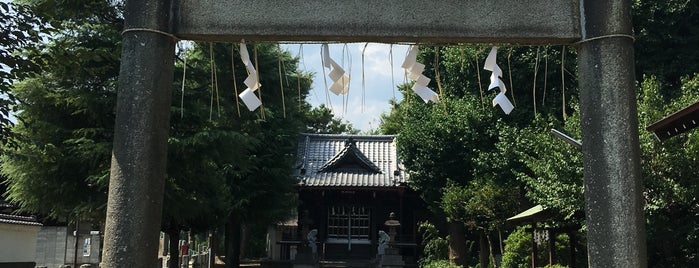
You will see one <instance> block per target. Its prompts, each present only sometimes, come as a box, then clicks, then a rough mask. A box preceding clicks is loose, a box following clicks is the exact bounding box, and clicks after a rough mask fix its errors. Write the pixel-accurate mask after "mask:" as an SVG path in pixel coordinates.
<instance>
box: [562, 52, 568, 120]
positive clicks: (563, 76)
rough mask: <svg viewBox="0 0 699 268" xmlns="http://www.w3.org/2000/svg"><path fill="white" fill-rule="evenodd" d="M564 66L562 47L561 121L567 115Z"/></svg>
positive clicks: (564, 58) (565, 118)
mask: <svg viewBox="0 0 699 268" xmlns="http://www.w3.org/2000/svg"><path fill="white" fill-rule="evenodd" d="M565 65H566V46H563V49H561V97H562V101H561V105H562V107H561V108H562V110H563V121H566V120H567V119H568V114H567V113H566V74H565Z"/></svg>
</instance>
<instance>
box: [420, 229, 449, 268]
mask: <svg viewBox="0 0 699 268" xmlns="http://www.w3.org/2000/svg"><path fill="white" fill-rule="evenodd" d="M418 231H419V232H420V234H421V235H422V245H423V250H422V258H421V259H420V260H419V261H418V264H419V265H420V267H423V268H425V267H447V266H430V265H434V263H442V261H446V263H448V262H449V261H448V260H449V241H448V240H447V239H446V238H443V237H440V236H439V231H438V230H437V227H435V226H434V224H432V223H430V222H427V221H425V222H421V223H420V224H419V226H418Z"/></svg>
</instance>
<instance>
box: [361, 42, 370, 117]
mask: <svg viewBox="0 0 699 268" xmlns="http://www.w3.org/2000/svg"><path fill="white" fill-rule="evenodd" d="M368 45H369V43H364V48H363V49H362V113H364V105H365V101H366V77H365V75H364V53H365V52H366V47H367V46H368Z"/></svg>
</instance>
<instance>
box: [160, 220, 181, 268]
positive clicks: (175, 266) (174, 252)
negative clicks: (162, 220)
mask: <svg viewBox="0 0 699 268" xmlns="http://www.w3.org/2000/svg"><path fill="white" fill-rule="evenodd" d="M165 233H166V234H167V235H168V237H170V243H168V247H169V248H170V249H169V250H168V251H169V255H170V263H169V264H168V266H167V267H168V268H179V264H180V229H179V228H177V227H173V228H169V229H167V230H166V231H165ZM185 254H186V253H185Z"/></svg>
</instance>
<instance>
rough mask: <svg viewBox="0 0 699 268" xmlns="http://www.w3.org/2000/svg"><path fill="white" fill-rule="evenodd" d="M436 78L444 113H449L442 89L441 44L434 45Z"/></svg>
mask: <svg viewBox="0 0 699 268" xmlns="http://www.w3.org/2000/svg"><path fill="white" fill-rule="evenodd" d="M434 79H435V80H437V88H439V99H440V100H441V101H440V102H441V103H442V107H443V108H444V114H447V103H446V102H445V100H444V91H443V90H442V82H441V79H439V46H435V47H434Z"/></svg>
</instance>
